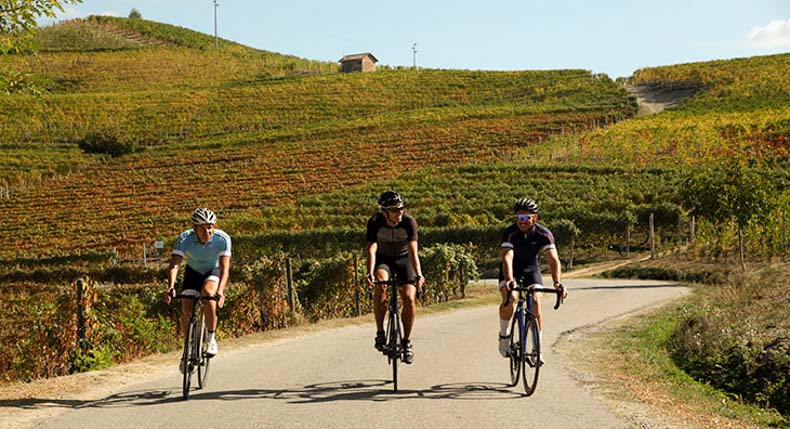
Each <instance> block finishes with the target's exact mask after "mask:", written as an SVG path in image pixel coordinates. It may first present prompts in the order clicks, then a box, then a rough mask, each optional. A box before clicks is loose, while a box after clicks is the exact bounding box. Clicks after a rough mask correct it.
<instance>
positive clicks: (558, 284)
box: [554, 282, 568, 300]
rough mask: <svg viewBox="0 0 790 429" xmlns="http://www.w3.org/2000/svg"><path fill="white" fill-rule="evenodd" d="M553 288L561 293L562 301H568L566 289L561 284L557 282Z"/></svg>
mask: <svg viewBox="0 0 790 429" xmlns="http://www.w3.org/2000/svg"><path fill="white" fill-rule="evenodd" d="M554 288H555V289H559V290H561V291H562V299H563V300H565V299H568V288H566V287H565V285H563V284H562V283H559V282H557V283H554Z"/></svg>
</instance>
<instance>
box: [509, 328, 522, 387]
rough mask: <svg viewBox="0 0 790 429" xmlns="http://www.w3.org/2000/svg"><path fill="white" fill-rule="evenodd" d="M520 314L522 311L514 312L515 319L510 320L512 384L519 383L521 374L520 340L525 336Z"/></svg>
mask: <svg viewBox="0 0 790 429" xmlns="http://www.w3.org/2000/svg"><path fill="white" fill-rule="evenodd" d="M519 315H520V312H516V313H514V314H513V319H512V320H513V321H512V322H510V351H509V353H510V356H509V360H510V385H511V386H515V385H516V384H518V376H519V375H521V356H523V353H522V352H521V344H522V342H521V341H520V340H519V339H520V338H522V337H523V335H521V328H519V323H518V320H519Z"/></svg>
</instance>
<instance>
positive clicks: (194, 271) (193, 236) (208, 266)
mask: <svg viewBox="0 0 790 429" xmlns="http://www.w3.org/2000/svg"><path fill="white" fill-rule="evenodd" d="M216 223H217V215H216V214H214V212H212V211H211V210H209V209H207V208H198V209H195V211H194V212H193V213H192V229H189V230H186V231H184V232H182V233H181V234H180V235H179V236H178V239H176V242H175V244H174V245H173V252H172V255H171V258H170V266H169V271H168V276H167V280H168V287H167V293H166V297H165V300H166V301H167V303H168V304H169V303H170V301H171V299H172V297H173V296H174V295H175V287H176V278H177V277H178V270H179V267H180V266H181V262H182V261H183V259H184V258H186V260H187V262H186V267H185V268H184V282H183V290H182V292H181V293H182V294H184V295H194V296H217V297H219V300H218V301H206V305H205V306H204V311H205V317H206V330H207V332H208V337H207V339H206V342H207V347H206V354H207V355H208V356H216V355H217V340H216V337H215V333H216V330H217V305H219V307H220V308H222V307H223V306H224V305H225V286H226V285H227V283H228V275H229V272H230V255H231V240H230V236H229V235H228V234H227V233H225V232H224V231H222V230H220V229H216V228H215V226H216ZM181 303H182V310H183V311H182V312H181V333H182V334H184V335H185V334H186V330H187V326H188V325H189V315H190V314H191V313H192V305H193V304H192V301H191V300H182V301H181ZM183 365H184V363H183V362H182V363H181V371H182V372H183Z"/></svg>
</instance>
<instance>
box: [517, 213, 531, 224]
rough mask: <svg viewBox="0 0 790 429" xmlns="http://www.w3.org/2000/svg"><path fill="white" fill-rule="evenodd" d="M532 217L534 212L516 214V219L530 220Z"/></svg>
mask: <svg viewBox="0 0 790 429" xmlns="http://www.w3.org/2000/svg"><path fill="white" fill-rule="evenodd" d="M533 217H535V215H534V214H517V215H516V220H518V221H522V222H524V221H527V220H532V218H533Z"/></svg>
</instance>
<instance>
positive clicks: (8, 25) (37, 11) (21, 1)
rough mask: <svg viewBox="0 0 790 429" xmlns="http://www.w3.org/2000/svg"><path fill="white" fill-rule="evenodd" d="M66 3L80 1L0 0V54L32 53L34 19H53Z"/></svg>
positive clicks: (79, 1)
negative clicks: (43, 17)
mask: <svg viewBox="0 0 790 429" xmlns="http://www.w3.org/2000/svg"><path fill="white" fill-rule="evenodd" d="M68 3H72V4H77V3H82V0H0V54H8V53H20V52H30V51H32V50H33V33H34V31H35V29H36V25H37V24H36V19H37V18H39V17H42V16H45V17H48V18H54V17H55V16H56V15H57V13H58V12H63V5H65V4H68Z"/></svg>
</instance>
